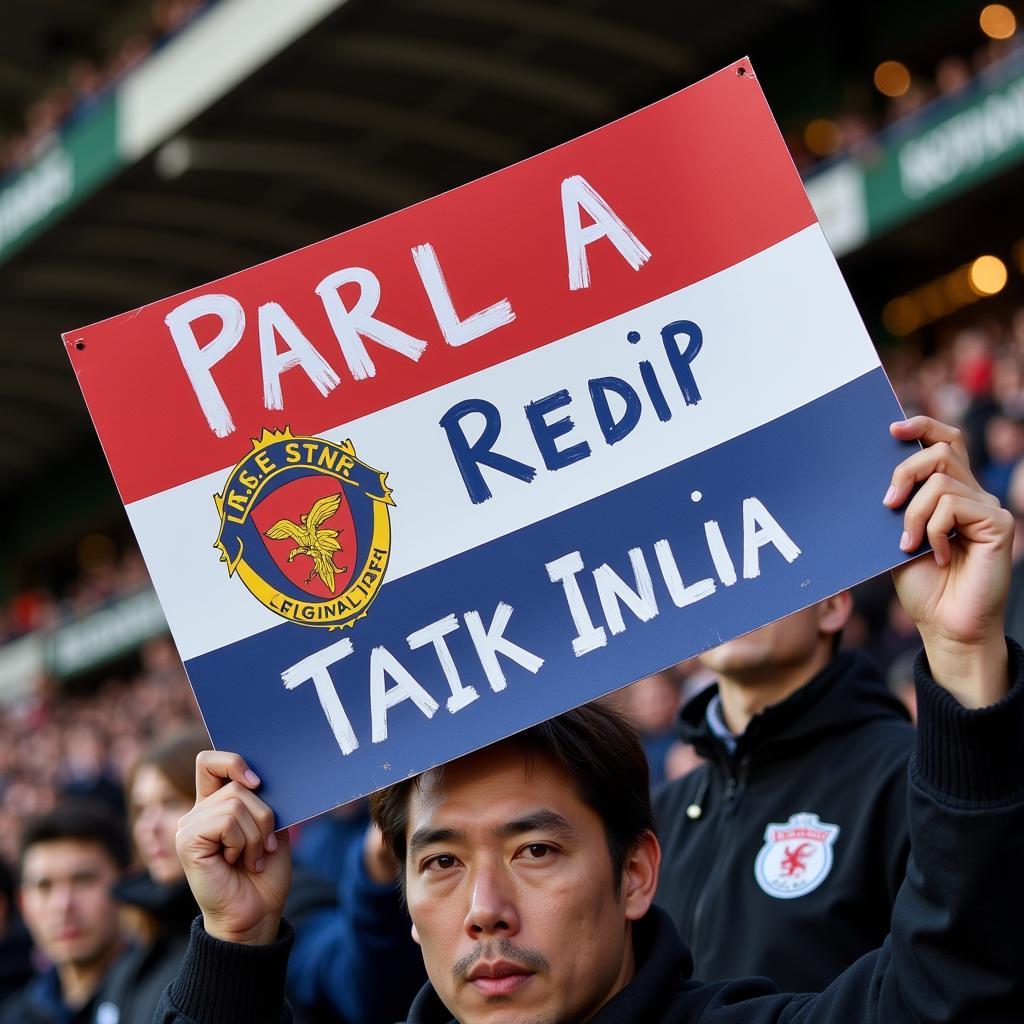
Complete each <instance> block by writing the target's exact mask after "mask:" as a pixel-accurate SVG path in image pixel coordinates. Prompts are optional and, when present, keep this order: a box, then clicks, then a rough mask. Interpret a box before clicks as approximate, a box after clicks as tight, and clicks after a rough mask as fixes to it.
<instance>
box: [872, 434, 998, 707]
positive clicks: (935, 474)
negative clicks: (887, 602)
mask: <svg viewBox="0 0 1024 1024" xmlns="http://www.w3.org/2000/svg"><path fill="white" fill-rule="evenodd" d="M890 430H891V432H892V435H893V437H896V438H898V439H899V440H901V441H914V440H918V441H921V442H922V443H923V444H924V445H925V446H926V447H925V448H924V449H923V450H921V451H919V452H916V453H915V454H914V455H911V456H910V457H909V458H907V459H904V461H903V462H901V463H900V465H899V466H897V467H896V470H895V471H894V472H893V475H892V486H891V487H890V488H889V491H888V493H887V494H886V496H885V498H884V499H883V500H884V503H885V504H886V505H888V506H889V507H890V508H899V507H901V506H902V505H903V504H904V503H905V502H907V499H908V498H910V495H911V492H912V490H913V488H914V487H915V486H916V485H917V484H921V488H920V490H918V492H917V493H916V494H915V495H914V496H913V497H912V498H910V501H909V504H907V507H906V511H905V513H904V517H903V522H904V531H905V532H904V534H903V539H902V540H901V542H900V546H901V547H902V549H903V550H904V551H908V552H909V551H916V550H917V549H918V548H919V547H920V546H921V544H922V543H923V542H924V540H925V539H926V538H927V540H928V542H929V543H930V544H931V546H932V550H933V552H934V557H927V556H926V557H922V558H918V559H915V560H914V561H912V562H907V563H906V564H905V565H902V566H900V567H899V568H897V569H894V570H893V580H894V581H895V583H896V592H897V594H898V595H899V598H900V601H901V602H902V603H903V607H904V608H905V609H906V610H907V613H908V614H909V615H910V616H911V618H913V620H914V622H915V624H916V625H917V628H918V630H919V631H920V633H921V638H922V640H923V641H924V647H925V652H926V654H927V655H928V662H929V666H930V668H931V672H932V677H933V678H934V679H935V681H936V682H938V683H940V684H941V685H942V686H944V687H945V688H946V689H947V690H949V691H950V692H951V693H952V694H953V696H954V697H956V699H957V700H958V701H959V702H960V703H961V704H962V705H964V706H965V707H972V708H976V707H983V706H985V705H988V704H992V703H995V702H996V701H997V700H999V699H1000V698H1001V697H1002V696H1003V695H1004V694H1005V693H1006V691H1007V686H1008V681H1007V660H1006V643H1005V641H1004V639H1003V608H1004V605H1005V603H1006V593H1007V589H1008V586H1009V580H1010V547H1011V544H1012V541H1013V517H1012V516H1011V515H1010V513H1009V512H1007V511H1006V510H1005V509H1003V508H1001V507H1000V505H999V502H998V500H997V499H996V498H994V497H993V496H992V495H991V494H988V493H986V492H985V491H984V490H982V488H981V486H980V484H979V483H978V482H977V480H975V479H974V476H973V475H972V473H971V469H970V465H969V462H968V458H967V448H966V446H965V444H964V440H963V436H962V434H961V433H960V431H959V430H957V429H956V428H954V427H950V426H947V425H946V424H944V423H939V422H938V421H937V420H933V419H931V418H929V417H928V416H914V417H912V418H911V419H909V420H905V421H901V422H899V423H894V424H892V426H891V427H890ZM953 530H955V531H956V536H955V537H952V538H950V536H949V534H950V533H951V532H952V531H953Z"/></svg>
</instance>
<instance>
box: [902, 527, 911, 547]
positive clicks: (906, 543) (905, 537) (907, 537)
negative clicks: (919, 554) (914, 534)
mask: <svg viewBox="0 0 1024 1024" xmlns="http://www.w3.org/2000/svg"><path fill="white" fill-rule="evenodd" d="M900 547H901V548H902V549H903V550H904V551H909V550H910V534H909V533H907V531H906V530H904V531H903V536H902V537H900Z"/></svg>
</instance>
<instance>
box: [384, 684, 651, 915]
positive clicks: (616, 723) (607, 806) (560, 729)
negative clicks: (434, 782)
mask: <svg viewBox="0 0 1024 1024" xmlns="http://www.w3.org/2000/svg"><path fill="white" fill-rule="evenodd" d="M503 742H505V743H514V744H517V745H519V746H520V747H522V749H523V752H524V754H526V755H527V756H530V755H537V754H541V755H544V756H546V757H548V758H550V759H551V760H552V761H554V762H555V764H557V765H558V766H559V767H560V768H561V769H562V770H563V771H564V772H565V774H566V775H567V776H568V777H569V780H570V782H571V783H572V785H573V786H574V787H575V789H576V794H577V796H579V798H580V800H582V801H583V803H584V804H586V805H587V806H588V807H589V808H590V809H591V810H592V811H594V812H595V813H596V814H597V816H598V817H599V818H600V819H601V821H602V822H604V828H605V836H606V838H607V840H608V852H609V853H610V854H611V861H612V870H613V872H614V878H615V893H616V896H617V895H618V892H619V888H620V885H621V881H622V869H623V868H624V867H625V864H626V859H627V857H628V856H629V854H630V852H631V851H632V850H633V848H634V847H635V846H636V844H637V843H638V842H639V841H640V840H641V839H642V838H643V836H644V834H645V833H647V832H651V833H654V832H655V826H654V812H653V810H652V809H651V795H650V771H649V769H648V765H647V757H646V755H645V754H644V749H643V747H642V746H641V744H640V740H639V738H638V737H637V734H636V731H635V730H634V728H633V726H632V725H630V724H629V722H627V721H626V719H625V718H624V717H623V716H622V715H620V714H619V713H618V712H617V711H614V710H613V709H612V708H610V707H607V706H606V705H604V704H588V705H586V706H584V707H581V708H576V709H575V710H574V711H567V712H565V714H563V715H559V716H558V717H557V718H552V719H551V720H550V721H547V722H542V723H541V724H540V725H534V726H531V727H530V728H529V729H526V730H525V731H524V732H521V733H517V734H516V735H515V736H512V737H510V738H509V739H507V740H504V741H503ZM436 770H437V771H444V769H443V767H442V768H439V769H436ZM420 778H421V776H416V777H415V778H412V779H405V780H404V781H402V782H399V783H396V784H395V785H394V786H390V787H389V788H388V789H385V790H383V791H382V792H380V793H375V794H374V795H373V796H372V797H371V798H370V810H371V813H372V814H373V820H374V821H375V822H376V823H377V825H378V827H379V828H380V830H381V833H382V835H383V837H384V845H385V846H386V847H387V849H388V850H389V851H390V852H391V854H392V855H393V856H394V858H395V859H396V860H397V861H398V863H399V865H400V867H401V869H402V871H403V873H404V871H405V854H406V831H407V829H408V823H409V796H410V794H411V792H412V789H413V787H414V786H418V785H419V780H420Z"/></svg>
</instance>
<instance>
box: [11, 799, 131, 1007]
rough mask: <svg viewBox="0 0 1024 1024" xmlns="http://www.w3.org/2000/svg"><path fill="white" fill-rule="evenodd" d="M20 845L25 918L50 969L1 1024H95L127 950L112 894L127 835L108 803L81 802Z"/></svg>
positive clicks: (42, 821)
mask: <svg viewBox="0 0 1024 1024" xmlns="http://www.w3.org/2000/svg"><path fill="white" fill-rule="evenodd" d="M21 847H22V849H21V859H20V875H21V885H20V889H19V896H20V901H21V908H22V913H23V914H24V916H25V923H26V925H27V926H28V929H29V931H30V932H31V934H32V938H33V940H34V941H35V944H36V946H37V947H38V948H39V950H40V952H42V953H43V954H44V955H45V956H46V958H47V960H48V961H49V962H50V964H52V967H50V968H49V969H48V970H46V971H43V972H42V973H40V974H38V975H36V976H35V977H34V978H33V979H32V980H31V981H30V982H29V983H28V984H27V985H26V986H25V987H24V988H23V989H22V991H21V992H20V993H19V994H17V995H14V996H12V997H11V998H10V999H9V1000H8V1001H7V1002H6V1003H5V1004H4V1006H3V1008H2V1010H0V1021H3V1024H26V1022H29V1021H31V1022H37V1024H90V1022H91V1021H92V1020H93V1016H94V1014H95V1009H96V1001H97V993H98V991H99V988H100V986H101V985H102V983H103V979H104V977H105V976H106V973H107V971H108V970H109V969H110V966H111V964H112V963H113V962H114V960H115V958H116V957H117V955H118V953H119V952H120V950H121V947H122V940H121V929H120V923H119V918H118V908H117V902H116V901H115V900H114V897H113V895H112V892H111V890H112V888H113V885H114V883H115V882H116V881H117V879H118V877H119V876H120V874H121V872H122V871H123V870H124V868H125V866H126V865H127V863H128V841H127V837H126V836H125V834H124V830H123V828H122V826H121V823H120V821H119V820H118V819H117V818H116V817H115V816H114V814H113V813H112V812H111V811H110V810H108V809H107V808H105V807H104V806H103V805H102V804H92V803H87V802H84V801H77V802H74V803H70V802H69V803H66V804H64V805H62V806H61V807H58V808H56V809H54V810H53V811H50V812H49V813H48V814H45V815H42V816H41V817H38V818H35V819H33V820H32V821H31V822H30V823H29V824H28V826H27V827H26V829H25V832H24V835H23V836H22V840H21Z"/></svg>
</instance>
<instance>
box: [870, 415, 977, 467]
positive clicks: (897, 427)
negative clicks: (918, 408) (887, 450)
mask: <svg viewBox="0 0 1024 1024" xmlns="http://www.w3.org/2000/svg"><path fill="white" fill-rule="evenodd" d="M889 432H890V433H891V434H892V436H893V437H896V438H898V439H899V440H901V441H920V442H921V443H922V444H923V445H933V444H938V443H939V442H940V441H944V442H945V443H946V444H948V445H949V446H950V447H951V448H952V449H953V451H955V452H956V454H957V456H958V457H959V458H960V459H962V460H963V462H964V464H968V463H969V461H970V460H969V459H968V456H967V443H966V441H965V440H964V434H963V431H962V430H958V429H957V428H956V427H951V426H950V425H949V424H948V423H942V422H940V421H939V420H934V419H932V418H931V416H911V417H910V419H908V420H898V421H897V422H896V423H891V424H890V425H889Z"/></svg>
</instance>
